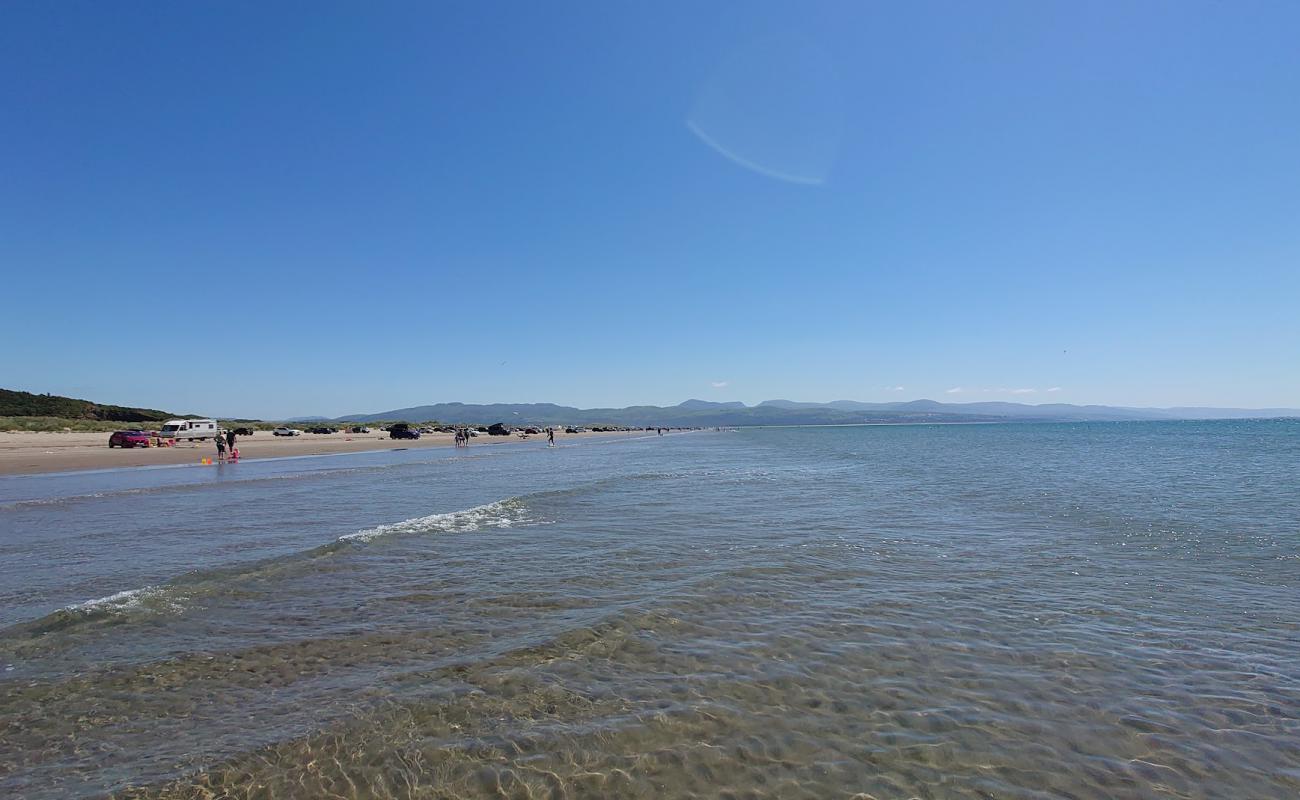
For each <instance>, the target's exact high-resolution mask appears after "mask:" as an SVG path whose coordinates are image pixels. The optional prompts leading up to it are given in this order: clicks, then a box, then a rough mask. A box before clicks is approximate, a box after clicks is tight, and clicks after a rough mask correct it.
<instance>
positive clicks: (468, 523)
mask: <svg viewBox="0 0 1300 800" xmlns="http://www.w3.org/2000/svg"><path fill="white" fill-rule="evenodd" d="M534 521H535V520H531V519H529V517H528V509H527V508H526V507H525V506H524V504H523V502H522V501H520V500H517V499H514V498H511V499H509V500H498V501H497V502H495V503H488V504H486V505H481V506H474V507H473V508H466V509H463V510H461V511H448V512H446V513H443V514H430V515H429V516H427V517H415V518H413V519H408V520H403V521H401V522H394V523H392V524H391V525H380V526H378V527H374V528H367V529H366V530H363V531H357V532H356V533H349V534H346V535H344V536H340V537H339V541H340V542H370V541H374V540H375V539H378V538H379V537H380V536H387V535H389V534H392V533H461V532H467V531H477V530H482V529H483V528H510V527H513V526H515V525H522V524H527V523H531V522H534Z"/></svg>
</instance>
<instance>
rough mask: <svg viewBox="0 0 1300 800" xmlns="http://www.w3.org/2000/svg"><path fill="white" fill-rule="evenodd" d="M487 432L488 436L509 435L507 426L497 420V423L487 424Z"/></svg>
mask: <svg viewBox="0 0 1300 800" xmlns="http://www.w3.org/2000/svg"><path fill="white" fill-rule="evenodd" d="M487 432H488V435H489V436H509V435H510V429H509V428H507V427H506V426H505V425H502V424H501V423H500V422H498V423H496V424H494V425H489V426H488V429H487Z"/></svg>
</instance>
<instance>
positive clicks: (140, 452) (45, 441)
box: [0, 428, 643, 475]
mask: <svg viewBox="0 0 1300 800" xmlns="http://www.w3.org/2000/svg"><path fill="white" fill-rule="evenodd" d="M109 435H110V434H108V433H25V432H0V475H30V474H35V473H42V472H68V471H73V470H87V469H114V468H118V467H146V466H157V465H161V464H195V465H197V464H199V463H200V461H201V460H202V459H204V458H211V459H212V460H214V461H215V460H216V458H217V448H216V445H215V444H213V443H212V442H211V441H206V442H197V443H184V444H177V445H176V446H175V447H161V448H155V447H136V448H130V449H121V448H116V447H115V448H111V449H110V448H109V446H108V437H109ZM636 435H643V432H642V431H628V432H617V433H569V434H566V433H556V435H555V441H556V442H557V443H558V442H562V441H564V440H568V439H581V438H590V437H610V436H636ZM519 441H521V440H520V437H519V436H517V435H516V436H488V435H486V434H479V435H478V436H477V437H475V438H473V439H471V440H470V447H471V448H474V447H482V446H485V445H493V444H505V443H508V442H519ZM528 441H531V442H545V441H546V435H545V434H541V435H534V436H530V437H529V438H528ZM454 444H455V442H454V441H453V436H452V434H450V433H434V434H425V435H423V436H421V437H420V438H419V439H418V440H410V439H403V440H394V439H389V438H388V434H387V433H385V432H383V431H380V430H379V429H378V428H375V429H374V430H373V432H371V433H332V434H314V433H304V434H302V435H301V436H292V437H289V436H272V435H271V432H270V431H258V432H257V433H256V434H254V435H252V436H241V437H239V440H238V441H237V442H236V446H237V447H238V448H239V454H240V460H241V461H250V460H254V459H259V458H284V457H286V456H314V455H327V454H331V453H358V452H362V451H365V450H393V449H401V448H406V449H416V448H421V447H452V446H453V445H454Z"/></svg>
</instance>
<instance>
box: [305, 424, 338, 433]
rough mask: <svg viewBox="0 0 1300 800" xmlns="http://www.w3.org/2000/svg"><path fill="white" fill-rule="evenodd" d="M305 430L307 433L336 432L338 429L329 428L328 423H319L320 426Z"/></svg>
mask: <svg viewBox="0 0 1300 800" xmlns="http://www.w3.org/2000/svg"><path fill="white" fill-rule="evenodd" d="M307 432H308V433H338V432H339V429H338V428H331V427H329V426H328V425H321V426H320V427H317V428H311V429H310V430H308V431H307Z"/></svg>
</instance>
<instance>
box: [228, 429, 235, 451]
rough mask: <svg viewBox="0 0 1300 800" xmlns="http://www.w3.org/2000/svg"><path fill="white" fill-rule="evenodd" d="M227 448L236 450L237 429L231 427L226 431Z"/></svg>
mask: <svg viewBox="0 0 1300 800" xmlns="http://www.w3.org/2000/svg"><path fill="white" fill-rule="evenodd" d="M226 449H227V450H229V451H230V452H232V453H233V452H235V429H234V428H231V429H230V430H228V431H226Z"/></svg>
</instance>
